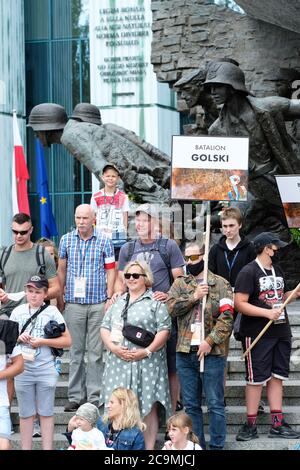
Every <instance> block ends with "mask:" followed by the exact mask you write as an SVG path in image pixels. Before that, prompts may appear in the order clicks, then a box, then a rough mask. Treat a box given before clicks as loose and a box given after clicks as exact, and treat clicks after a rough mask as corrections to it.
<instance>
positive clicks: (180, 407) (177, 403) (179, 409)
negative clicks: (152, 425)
mask: <svg viewBox="0 0 300 470" xmlns="http://www.w3.org/2000/svg"><path fill="white" fill-rule="evenodd" d="M181 410H183V404H182V403H181V401H177V402H176V410H175V411H176V412H177V411H181Z"/></svg>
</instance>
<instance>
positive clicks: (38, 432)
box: [32, 419, 42, 437]
mask: <svg viewBox="0 0 300 470" xmlns="http://www.w3.org/2000/svg"><path fill="white" fill-rule="evenodd" d="M41 436H42V434H41V428H40V423H39V420H38V419H35V420H34V423H33V433H32V437H41Z"/></svg>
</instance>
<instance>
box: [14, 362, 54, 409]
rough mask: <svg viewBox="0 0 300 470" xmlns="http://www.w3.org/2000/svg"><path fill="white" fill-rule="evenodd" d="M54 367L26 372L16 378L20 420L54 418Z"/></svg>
mask: <svg viewBox="0 0 300 470" xmlns="http://www.w3.org/2000/svg"><path fill="white" fill-rule="evenodd" d="M58 377H59V374H58V373H57V371H56V369H55V368H54V365H52V366H51V367H49V368H46V369H44V370H38V369H37V370H34V371H28V370H25V371H24V372H23V373H22V374H20V375H18V376H17V377H16V378H15V389H16V395H17V399H18V405H19V414H20V418H29V417H30V416H34V415H36V414H39V415H40V416H53V414H54V399H55V388H56V382H57V379H58Z"/></svg>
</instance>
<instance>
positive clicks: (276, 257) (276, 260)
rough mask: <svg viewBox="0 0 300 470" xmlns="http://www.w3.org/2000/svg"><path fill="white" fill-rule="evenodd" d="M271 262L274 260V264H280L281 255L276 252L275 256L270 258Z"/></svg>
mask: <svg viewBox="0 0 300 470" xmlns="http://www.w3.org/2000/svg"><path fill="white" fill-rule="evenodd" d="M270 258H271V260H272V264H273V263H279V261H280V255H279V253H278V250H277V251H275V253H274V255H273V256H270Z"/></svg>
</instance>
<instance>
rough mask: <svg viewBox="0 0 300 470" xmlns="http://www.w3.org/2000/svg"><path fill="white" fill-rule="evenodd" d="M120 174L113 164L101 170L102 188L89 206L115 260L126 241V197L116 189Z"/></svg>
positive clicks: (127, 203)
mask: <svg viewBox="0 0 300 470" xmlns="http://www.w3.org/2000/svg"><path fill="white" fill-rule="evenodd" d="M119 179H120V172H119V170H118V168H117V167H116V165H115V164H114V163H108V164H107V165H105V166H104V167H103V170H102V181H103V182H104V188H103V189H100V190H99V191H97V192H96V193H94V194H93V195H92V198H91V202H90V204H91V206H92V208H93V209H94V211H95V213H96V228H97V230H98V231H100V232H104V233H105V234H106V235H107V236H108V237H109V238H111V239H112V243H113V245H114V250H115V259H116V261H117V260H118V257H119V251H120V248H121V246H122V245H124V243H125V242H126V239H127V226H128V211H129V202H128V196H127V194H125V193H124V191H121V190H120V189H118V188H117V185H118V182H119Z"/></svg>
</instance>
